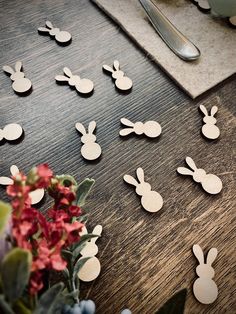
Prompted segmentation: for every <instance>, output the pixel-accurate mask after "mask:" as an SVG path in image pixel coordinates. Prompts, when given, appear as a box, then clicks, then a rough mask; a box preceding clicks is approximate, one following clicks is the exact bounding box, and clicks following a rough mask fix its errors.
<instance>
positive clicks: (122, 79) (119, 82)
mask: <svg viewBox="0 0 236 314" xmlns="http://www.w3.org/2000/svg"><path fill="white" fill-rule="evenodd" d="M113 66H114V69H115V70H113V69H112V68H111V67H110V66H108V65H103V69H104V70H106V71H108V72H110V73H112V78H113V79H115V85H116V87H117V88H118V89H120V90H122V91H126V90H129V89H131V87H132V85H133V83H132V81H131V79H130V78H128V77H127V76H125V74H124V72H123V71H121V70H120V64H119V61H117V60H115V61H114V64H113Z"/></svg>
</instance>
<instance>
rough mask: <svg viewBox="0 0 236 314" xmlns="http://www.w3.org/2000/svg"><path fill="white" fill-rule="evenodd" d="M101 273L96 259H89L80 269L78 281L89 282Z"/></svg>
mask: <svg viewBox="0 0 236 314" xmlns="http://www.w3.org/2000/svg"><path fill="white" fill-rule="evenodd" d="M100 271H101V264H100V262H99V260H98V259H97V257H91V258H90V259H89V260H88V261H87V262H86V263H85V264H84V265H83V266H82V268H81V269H80V271H79V273H78V277H79V279H80V280H82V281H85V282H89V281H93V280H94V279H96V278H97V277H98V276H99V274H100Z"/></svg>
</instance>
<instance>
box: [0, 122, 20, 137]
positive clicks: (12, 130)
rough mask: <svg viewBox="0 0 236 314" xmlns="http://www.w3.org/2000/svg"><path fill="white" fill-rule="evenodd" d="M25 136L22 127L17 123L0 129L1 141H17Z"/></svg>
mask: <svg viewBox="0 0 236 314" xmlns="http://www.w3.org/2000/svg"><path fill="white" fill-rule="evenodd" d="M22 134H23V129H22V127H21V126H20V125H19V124H17V123H10V124H7V125H6V126H5V127H4V128H3V129H0V141H2V140H3V139H5V140H7V141H15V140H17V139H19V138H20V137H21V135H22Z"/></svg>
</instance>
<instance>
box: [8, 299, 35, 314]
mask: <svg viewBox="0 0 236 314" xmlns="http://www.w3.org/2000/svg"><path fill="white" fill-rule="evenodd" d="M13 308H14V311H15V313H17V314H31V313H32V311H31V310H30V309H28V308H27V307H26V306H25V305H24V303H23V302H22V301H21V300H17V301H16V302H15V303H14V306H13Z"/></svg>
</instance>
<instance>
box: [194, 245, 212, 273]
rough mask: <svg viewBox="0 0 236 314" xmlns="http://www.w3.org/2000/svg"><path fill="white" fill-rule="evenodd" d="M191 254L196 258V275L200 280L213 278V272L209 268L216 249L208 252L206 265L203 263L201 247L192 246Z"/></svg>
mask: <svg viewBox="0 0 236 314" xmlns="http://www.w3.org/2000/svg"><path fill="white" fill-rule="evenodd" d="M193 253H194V255H195V257H196V258H197V260H198V262H199V265H198V266H197V268H196V273H197V275H198V277H200V278H210V279H211V278H213V277H214V275H215V271H214V269H213V267H212V266H211V265H212V263H213V262H214V260H215V259H216V256H217V249H216V248H212V249H210V251H209V252H208V255H207V260H206V263H204V254H203V251H202V249H201V247H200V246H199V245H198V244H195V245H194V246H193Z"/></svg>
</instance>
